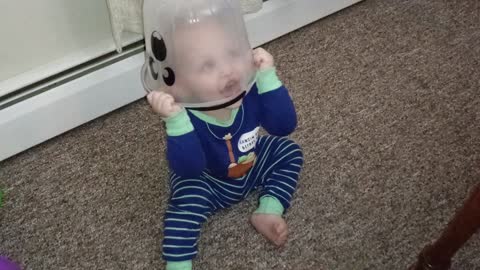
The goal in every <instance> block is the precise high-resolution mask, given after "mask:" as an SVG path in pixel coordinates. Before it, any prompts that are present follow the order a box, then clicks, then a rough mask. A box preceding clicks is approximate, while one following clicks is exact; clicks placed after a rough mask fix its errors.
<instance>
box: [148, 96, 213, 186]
mask: <svg viewBox="0 0 480 270" xmlns="http://www.w3.org/2000/svg"><path fill="white" fill-rule="evenodd" d="M147 99H148V102H149V103H150V105H151V106H152V108H153V110H154V111H155V112H156V113H158V114H159V115H160V116H161V117H162V118H163V120H164V121H165V125H166V129H167V159H168V161H169V164H170V169H171V170H172V171H173V172H174V173H175V174H177V175H180V176H182V177H197V176H199V175H200V174H201V173H202V171H203V170H204V169H205V167H206V161H205V153H204V152H203V149H202V145H201V143H200V140H199V138H198V136H197V134H196V133H195V130H194V129H193V125H192V122H191V121H190V118H189V117H188V114H187V111H186V110H185V109H183V108H181V107H180V106H178V104H176V103H175V102H174V100H173V97H172V96H170V95H168V94H165V93H161V92H152V93H150V94H149V95H148V96H147Z"/></svg>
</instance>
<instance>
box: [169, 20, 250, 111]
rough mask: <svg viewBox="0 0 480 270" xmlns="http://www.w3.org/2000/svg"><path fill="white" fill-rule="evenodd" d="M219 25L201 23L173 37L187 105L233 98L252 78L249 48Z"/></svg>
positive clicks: (178, 75)
mask: <svg viewBox="0 0 480 270" xmlns="http://www.w3.org/2000/svg"><path fill="white" fill-rule="evenodd" d="M231 35H234V33H227V31H225V29H224V28H223V27H222V25H220V24H219V23H216V22H213V21H207V22H201V23H197V24H195V25H192V26H189V27H183V29H177V31H176V32H175V37H174V41H175V43H174V46H175V65H176V67H177V80H176V84H177V86H178V87H179V89H181V91H182V93H178V95H177V96H180V97H181V98H182V100H184V102H186V103H198V102H210V101H216V100H225V99H232V98H234V97H236V96H238V95H239V94H240V93H241V92H242V91H244V90H246V89H244V88H245V82H246V81H248V76H251V75H252V70H253V57H252V52H251V50H250V49H249V48H245V46H244V45H242V44H241V42H235V38H234V37H233V36H231Z"/></svg>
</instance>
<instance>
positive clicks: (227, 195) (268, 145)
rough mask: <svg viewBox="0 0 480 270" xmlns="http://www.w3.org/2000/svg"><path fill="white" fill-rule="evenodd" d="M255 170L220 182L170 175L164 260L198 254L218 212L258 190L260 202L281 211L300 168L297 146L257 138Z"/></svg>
mask: <svg viewBox="0 0 480 270" xmlns="http://www.w3.org/2000/svg"><path fill="white" fill-rule="evenodd" d="M256 153H257V160H256V162H255V165H254V166H253V167H252V168H251V169H250V171H249V172H248V173H247V174H246V175H245V176H243V177H241V178H237V179H219V178H217V177H214V176H212V175H210V174H208V173H207V172H203V173H202V175H200V176H199V177H198V178H195V179H193V178H182V177H180V176H177V175H176V174H174V173H171V175H170V192H171V197H170V202H169V205H168V208H167V211H166V214H165V228H164V240H163V257H164V259H165V260H167V261H186V260H191V259H193V258H194V257H195V255H196V254H197V240H198V237H199V234H200V229H201V226H202V224H203V222H205V221H206V220H207V218H208V217H210V216H211V215H212V214H213V213H215V212H216V211H217V210H218V209H224V208H228V207H230V206H232V205H233V204H235V203H238V202H240V201H241V200H243V199H245V198H246V197H247V196H248V195H249V194H250V193H251V191H253V190H255V189H256V188H260V189H261V191H260V197H263V196H265V195H269V196H273V197H275V198H277V199H278V200H279V201H280V203H281V204H282V205H283V207H284V208H285V209H287V208H288V207H289V206H290V201H291V199H292V195H293V193H294V192H295V189H296V186H297V180H298V176H299V173H300V170H301V168H302V165H303V155H302V151H301V149H300V147H299V146H298V145H297V144H296V143H295V142H293V141H291V140H289V139H287V138H283V137H274V136H264V137H260V138H259V140H258V142H257V146H256Z"/></svg>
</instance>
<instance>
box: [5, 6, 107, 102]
mask: <svg viewBox="0 0 480 270" xmlns="http://www.w3.org/2000/svg"><path fill="white" fill-rule="evenodd" d="M0 37H1V42H0V96H1V95H3V94H6V93H8V92H10V91H12V90H15V89H18V88H20V87H22V86H25V85H27V84H30V83H32V82H35V81H38V80H40V79H43V78H45V77H48V76H50V75H53V74H56V73H58V72H60V71H62V70H65V69H67V68H70V67H72V66H75V65H78V64H79V63H82V62H85V61H88V60H90V59H93V58H95V57H98V56H99V55H102V54H104V53H106V52H109V51H113V50H114V48H115V47H114V43H113V40H112V34H111V29H110V22H109V16H108V10H107V5H106V2H105V1H104V0H40V1H36V0H0Z"/></svg>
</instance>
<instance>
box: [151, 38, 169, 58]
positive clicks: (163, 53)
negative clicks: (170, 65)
mask: <svg viewBox="0 0 480 270" xmlns="http://www.w3.org/2000/svg"><path fill="white" fill-rule="evenodd" d="M150 42H151V46H152V52H153V55H154V56H155V58H156V59H157V60H158V61H165V59H166V58H167V46H166V45H165V41H164V40H163V37H162V36H161V35H160V34H159V33H158V32H157V31H154V32H152V36H151V38H150Z"/></svg>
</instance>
